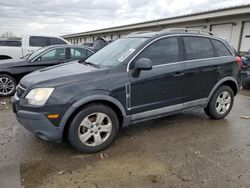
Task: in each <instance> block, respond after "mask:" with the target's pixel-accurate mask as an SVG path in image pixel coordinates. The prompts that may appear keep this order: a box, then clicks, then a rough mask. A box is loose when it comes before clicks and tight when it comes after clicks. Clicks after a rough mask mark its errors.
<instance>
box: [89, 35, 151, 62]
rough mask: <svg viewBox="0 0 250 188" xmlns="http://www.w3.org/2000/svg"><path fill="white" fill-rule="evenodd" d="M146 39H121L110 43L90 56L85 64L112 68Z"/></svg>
mask: <svg viewBox="0 0 250 188" xmlns="http://www.w3.org/2000/svg"><path fill="white" fill-rule="evenodd" d="M147 39H148V38H121V39H117V40H116V41H114V42H112V43H110V44H109V45H107V46H106V47H104V48H103V49H101V50H100V51H98V52H96V53H95V54H93V55H92V56H90V57H89V58H88V59H87V60H86V62H90V63H93V64H96V65H98V66H99V67H113V66H117V65H119V64H120V63H121V62H123V61H124V60H125V59H126V58H127V57H128V56H129V55H130V54H132V53H133V52H134V51H135V50H136V48H138V47H139V46H140V45H141V44H142V43H143V42H144V41H146V40H147Z"/></svg>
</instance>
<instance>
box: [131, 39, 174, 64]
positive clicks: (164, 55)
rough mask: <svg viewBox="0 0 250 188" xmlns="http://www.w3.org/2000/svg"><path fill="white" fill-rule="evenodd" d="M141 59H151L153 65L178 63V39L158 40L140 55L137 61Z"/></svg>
mask: <svg viewBox="0 0 250 188" xmlns="http://www.w3.org/2000/svg"><path fill="white" fill-rule="evenodd" d="M140 58H148V59H150V60H151V61H152V63H153V65H161V64H166V63H172V62H177V61H178V60H179V47H178V39H177V38H176V37H170V38H165V39H161V40H158V41H156V42H154V43H153V44H151V45H150V46H149V47H148V48H146V49H145V50H144V51H143V52H142V53H141V54H140V55H138V56H137V58H136V60H138V59H140Z"/></svg>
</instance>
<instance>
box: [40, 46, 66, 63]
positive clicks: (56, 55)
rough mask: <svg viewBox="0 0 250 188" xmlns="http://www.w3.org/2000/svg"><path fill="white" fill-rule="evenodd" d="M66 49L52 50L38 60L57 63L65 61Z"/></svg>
mask: <svg viewBox="0 0 250 188" xmlns="http://www.w3.org/2000/svg"><path fill="white" fill-rule="evenodd" d="M65 51H66V50H65V48H57V49H53V50H50V51H49V52H47V53H45V54H43V55H42V56H40V57H39V58H38V60H39V61H57V60H59V61H60V60H64V59H65Z"/></svg>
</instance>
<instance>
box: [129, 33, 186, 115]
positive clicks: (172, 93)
mask: <svg viewBox="0 0 250 188" xmlns="http://www.w3.org/2000/svg"><path fill="white" fill-rule="evenodd" d="M140 58H148V59H150V60H151V61H152V63H153V68H152V70H148V71H141V73H140V75H139V76H138V77H133V76H132V74H131V72H132V69H133V64H134V62H136V61H137V60H139V59H140ZM184 67H185V66H184V63H183V62H182V50H181V48H180V45H179V38H178V37H165V38H162V39H159V40H157V41H155V42H153V43H152V44H150V45H149V46H148V47H147V48H145V49H144V50H143V51H142V52H141V53H140V54H139V55H138V56H137V57H136V58H135V59H134V60H133V62H132V63H131V64H130V72H129V75H130V88H131V99H130V112H131V113H130V114H131V115H133V114H140V113H143V114H141V115H142V116H143V115H145V116H151V115H154V114H153V113H156V114H159V113H165V112H167V111H168V110H173V111H174V110H175V108H181V107H182V103H183V88H184V82H183V71H184ZM176 110H177V109H176ZM150 112H152V113H150ZM147 113H148V114H147ZM135 118H136V117H135ZM138 118H144V117H138ZM132 120H133V118H132Z"/></svg>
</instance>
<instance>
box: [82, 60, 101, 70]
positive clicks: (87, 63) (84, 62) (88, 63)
mask: <svg viewBox="0 0 250 188" xmlns="http://www.w3.org/2000/svg"><path fill="white" fill-rule="evenodd" d="M78 63H83V64H84V65H90V66H92V67H95V68H100V67H99V66H98V65H97V64H94V63H91V62H87V61H84V60H83V59H81V60H79V61H78Z"/></svg>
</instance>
